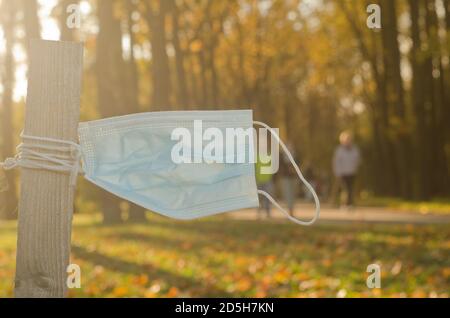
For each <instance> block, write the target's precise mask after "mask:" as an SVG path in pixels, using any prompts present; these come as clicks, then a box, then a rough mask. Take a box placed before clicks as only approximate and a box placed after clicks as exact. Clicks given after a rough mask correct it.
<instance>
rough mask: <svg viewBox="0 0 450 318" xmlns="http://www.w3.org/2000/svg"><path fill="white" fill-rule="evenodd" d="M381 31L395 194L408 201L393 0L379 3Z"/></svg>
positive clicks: (407, 146)
mask: <svg viewBox="0 0 450 318" xmlns="http://www.w3.org/2000/svg"><path fill="white" fill-rule="evenodd" d="M381 3H382V8H383V15H382V17H383V18H382V19H383V28H382V31H381V34H382V42H383V50H384V57H383V62H384V78H385V83H386V97H387V105H388V107H389V110H390V113H389V116H390V118H391V120H390V122H391V123H392V125H393V132H394V143H395V149H396V159H397V161H396V165H397V170H398V171H399V176H400V178H399V179H397V180H396V182H397V184H396V188H399V190H400V191H399V193H398V194H399V195H401V196H402V197H405V198H411V195H412V191H411V179H410V171H411V167H410V160H409V159H408V157H409V156H410V153H411V151H410V139H409V128H408V124H407V123H406V105H405V98H404V90H403V79H402V76H401V71H400V66H401V57H400V49H399V43H398V27H397V5H396V1H395V0H382V1H381Z"/></svg>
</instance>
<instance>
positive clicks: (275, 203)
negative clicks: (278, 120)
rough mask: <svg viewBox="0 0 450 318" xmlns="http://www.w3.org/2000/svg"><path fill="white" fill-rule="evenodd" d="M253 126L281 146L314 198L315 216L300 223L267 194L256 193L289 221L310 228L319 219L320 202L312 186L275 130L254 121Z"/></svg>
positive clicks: (259, 191) (263, 192) (260, 191)
mask: <svg viewBox="0 0 450 318" xmlns="http://www.w3.org/2000/svg"><path fill="white" fill-rule="evenodd" d="M253 123H254V124H255V125H259V126H262V127H264V128H266V129H267V130H269V131H270V133H271V134H272V135H273V136H274V137H275V139H276V140H277V141H278V143H279V144H280V145H281V148H282V149H283V151H284V152H285V153H286V155H287V157H288V158H289V161H290V162H291V163H292V165H293V166H294V168H295V171H296V172H297V175H298V177H299V178H300V180H301V181H302V182H303V184H304V185H305V186H306V188H307V189H308V190H309V191H310V192H311V194H312V196H313V198H314V202H315V204H316V211H315V215H314V218H313V219H312V220H311V221H301V220H299V219H297V218H295V217H293V216H291V215H290V214H289V213H288V212H287V211H286V210H285V209H283V208H282V207H281V206H280V205H279V204H278V203H277V201H275V199H274V198H273V197H272V196H271V195H270V194H268V193H267V192H265V191H262V190H258V193H259V194H261V195H263V196H264V197H266V198H267V199H268V200H269V201H270V202H271V203H272V204H273V205H274V206H276V207H277V208H278V209H279V210H280V211H281V212H283V213H284V214H285V215H286V217H287V218H288V219H289V220H291V221H292V222H294V223H296V224H299V225H304V226H311V225H313V224H314V223H316V221H317V220H318V219H319V216H320V201H319V197H318V196H317V194H316V191H315V190H314V188H313V187H312V185H311V184H310V183H309V182H308V181H307V180H306V179H305V177H304V176H303V174H302V172H301V171H300V168H299V167H298V165H297V163H296V162H295V160H294V158H293V157H292V154H291V152H290V151H289V149H288V148H287V147H286V145H285V144H284V143H283V141H281V139H280V137H279V136H278V134H277V133H276V132H275V130H273V129H272V128H271V127H270V126H268V125H266V124H265V123H263V122H259V121H255V122H253Z"/></svg>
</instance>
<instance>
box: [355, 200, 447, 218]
mask: <svg viewBox="0 0 450 318" xmlns="http://www.w3.org/2000/svg"><path fill="white" fill-rule="evenodd" d="M358 204H360V205H362V206H371V207H382V208H388V209H389V210H390V211H398V212H414V213H420V214H437V215H450V200H449V199H435V200H431V201H424V202H420V201H407V200H402V199H397V198H380V197H366V198H363V199H360V200H359V201H358Z"/></svg>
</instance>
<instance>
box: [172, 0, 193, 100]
mask: <svg viewBox="0 0 450 318" xmlns="http://www.w3.org/2000/svg"><path fill="white" fill-rule="evenodd" d="M170 5H171V8H172V26H173V29H172V32H173V34H172V43H173V47H174V49H175V63H176V70H177V83H178V91H177V101H178V106H179V107H181V108H182V109H186V108H187V107H188V105H189V95H188V92H187V86H186V71H185V67H184V52H183V49H182V47H181V43H180V34H179V33H180V21H179V9H178V6H177V4H176V2H175V1H174V0H170Z"/></svg>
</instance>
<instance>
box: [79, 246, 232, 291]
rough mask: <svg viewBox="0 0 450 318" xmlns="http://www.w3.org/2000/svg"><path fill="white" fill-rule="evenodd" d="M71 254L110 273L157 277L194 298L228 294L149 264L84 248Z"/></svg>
mask: <svg viewBox="0 0 450 318" xmlns="http://www.w3.org/2000/svg"><path fill="white" fill-rule="evenodd" d="M72 253H73V255H75V256H76V257H77V258H80V259H83V260H85V261H88V262H90V263H92V264H95V265H100V266H102V267H104V268H106V269H109V270H111V271H116V272H121V273H127V274H133V275H143V274H145V275H148V276H149V277H158V279H162V280H164V281H165V282H167V284H168V285H169V286H172V287H176V288H178V289H179V290H186V289H189V290H190V291H191V292H192V293H193V294H194V296H195V294H205V292H206V291H207V293H208V295H210V296H211V297H227V296H229V294H228V293H227V292H226V291H224V290H221V289H219V288H217V287H216V286H212V285H211V284H209V285H206V284H205V282H201V281H197V280H193V279H190V278H187V277H184V276H181V275H176V274H174V273H172V272H168V271H165V270H162V269H160V268H156V267H155V266H153V265H151V264H137V263H133V262H129V261H125V260H121V259H118V258H115V257H110V256H108V255H104V254H101V253H99V252H97V251H88V250H87V249H86V248H84V247H82V246H79V245H73V246H72Z"/></svg>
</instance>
